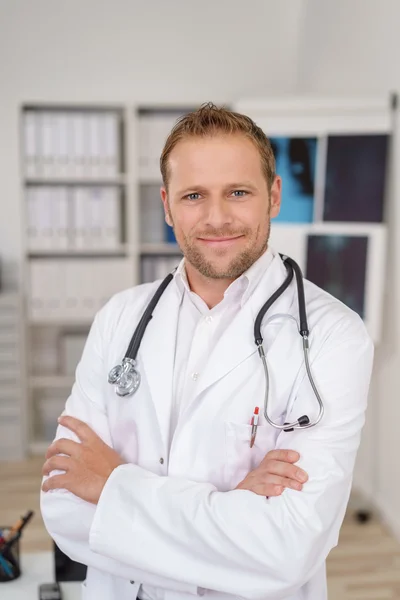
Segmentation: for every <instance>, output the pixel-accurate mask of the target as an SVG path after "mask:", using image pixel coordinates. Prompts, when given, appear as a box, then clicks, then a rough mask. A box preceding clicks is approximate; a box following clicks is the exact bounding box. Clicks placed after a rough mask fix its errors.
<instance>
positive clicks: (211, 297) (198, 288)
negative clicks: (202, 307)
mask: <svg viewBox="0 0 400 600" xmlns="http://www.w3.org/2000/svg"><path fill="white" fill-rule="evenodd" d="M185 270H186V277H187V280H188V284H189V287H190V289H191V290H192V292H194V293H195V294H197V295H198V296H200V298H201V299H202V300H204V302H205V303H206V304H207V306H208V308H210V309H211V308H214V306H216V305H217V304H219V303H220V302H221V301H222V300H223V298H224V293H225V292H226V290H227V289H228V287H229V286H230V285H231V283H232V281H234V279H212V278H210V277H205V276H204V275H202V274H201V273H199V271H197V269H195V268H194V267H193V266H192V265H191V264H190V263H188V262H187V261H185Z"/></svg>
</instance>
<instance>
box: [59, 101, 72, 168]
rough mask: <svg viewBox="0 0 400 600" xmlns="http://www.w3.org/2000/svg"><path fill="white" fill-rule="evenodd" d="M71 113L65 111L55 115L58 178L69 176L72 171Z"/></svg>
mask: <svg viewBox="0 0 400 600" xmlns="http://www.w3.org/2000/svg"><path fill="white" fill-rule="evenodd" d="M70 125H71V115H70V114H69V113H66V112H60V113H58V115H57V128H58V153H57V158H56V164H57V173H58V176H59V177H60V178H63V177H71V176H72V174H73V171H72V169H71V164H72V160H71V157H72V153H73V147H72V132H71V127H70Z"/></svg>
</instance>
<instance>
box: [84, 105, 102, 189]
mask: <svg viewBox="0 0 400 600" xmlns="http://www.w3.org/2000/svg"><path fill="white" fill-rule="evenodd" d="M86 118H87V119H88V124H89V140H88V141H89V143H88V147H89V152H88V158H89V164H90V167H89V170H88V173H87V175H88V177H90V178H92V179H95V178H96V177H97V178H100V177H101V176H102V172H101V156H102V150H101V140H100V116H99V113H98V112H93V113H89V114H88V115H87V117H86Z"/></svg>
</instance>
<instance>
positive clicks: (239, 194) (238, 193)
mask: <svg viewBox="0 0 400 600" xmlns="http://www.w3.org/2000/svg"><path fill="white" fill-rule="evenodd" d="M232 194H233V195H234V196H235V197H236V198H243V196H245V195H246V194H247V192H246V191H245V190H234V191H233V192H232Z"/></svg>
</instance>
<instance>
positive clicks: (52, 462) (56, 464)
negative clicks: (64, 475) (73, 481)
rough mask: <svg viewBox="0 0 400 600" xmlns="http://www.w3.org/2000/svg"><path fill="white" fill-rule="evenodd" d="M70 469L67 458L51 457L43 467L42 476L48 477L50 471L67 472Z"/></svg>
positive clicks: (69, 462)
mask: <svg viewBox="0 0 400 600" xmlns="http://www.w3.org/2000/svg"><path fill="white" fill-rule="evenodd" d="M70 467H71V459H70V457H69V456H52V457H51V458H49V459H48V460H46V462H45V463H44V465H43V468H42V475H49V474H50V473H51V472H52V471H68V470H69V469H70Z"/></svg>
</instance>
